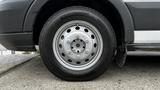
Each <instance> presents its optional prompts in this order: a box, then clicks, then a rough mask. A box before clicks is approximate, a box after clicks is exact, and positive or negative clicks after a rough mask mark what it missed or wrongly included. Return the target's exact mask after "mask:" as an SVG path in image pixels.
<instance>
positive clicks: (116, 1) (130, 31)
mask: <svg viewBox="0 0 160 90" xmlns="http://www.w3.org/2000/svg"><path fill="white" fill-rule="evenodd" d="M48 1H49V0H35V1H34V2H33V4H32V5H31V7H30V8H29V10H28V12H27V15H26V18H25V20H24V26H23V31H24V32H28V31H32V30H33V25H34V22H35V20H36V16H37V15H38V12H39V11H40V10H41V8H42V7H43V5H45V4H46V3H47V2H48ZM106 1H107V0H106ZM108 1H109V2H110V3H111V4H112V5H113V6H114V7H115V8H116V9H117V10H118V12H119V14H120V15H121V18H122V20H123V24H124V29H125V30H124V32H125V33H124V36H125V38H124V40H125V43H133V41H134V23H133V19H132V16H131V14H130V11H129V9H128V7H127V6H126V4H125V3H124V2H123V1H122V0H108Z"/></svg>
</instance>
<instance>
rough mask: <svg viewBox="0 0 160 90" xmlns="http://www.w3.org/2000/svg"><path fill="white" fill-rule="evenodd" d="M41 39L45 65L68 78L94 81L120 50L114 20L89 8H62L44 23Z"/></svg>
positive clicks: (59, 75) (41, 50)
mask: <svg viewBox="0 0 160 90" xmlns="http://www.w3.org/2000/svg"><path fill="white" fill-rule="evenodd" d="M39 41H40V42H39V46H40V52H41V56H42V58H43V61H44V63H45V65H46V66H47V68H48V69H49V70H50V71H51V72H52V73H53V74H55V75H56V76H58V77H60V78H61V79H64V80H72V81H73V80H91V79H94V78H96V77H98V76H100V75H101V74H103V73H104V71H105V70H106V69H107V66H108V65H109V64H110V62H111V61H112V60H113V56H114V54H115V51H116V39H115V34H114V32H113V30H112V27H111V25H110V23H109V22H108V20H107V19H106V18H104V16H103V15H101V14H100V13H98V12H97V11H95V10H93V9H90V8H87V7H76V6H75V7H69V8H65V9H63V10H60V11H58V12H57V13H56V14H54V15H53V16H52V17H51V18H50V19H49V20H48V21H47V22H46V24H45V25H44V28H43V30H42V32H41V35H40V40H39Z"/></svg>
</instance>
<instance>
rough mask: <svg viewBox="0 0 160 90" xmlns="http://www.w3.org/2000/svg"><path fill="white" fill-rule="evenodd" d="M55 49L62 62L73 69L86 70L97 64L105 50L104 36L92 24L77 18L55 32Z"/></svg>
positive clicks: (58, 58) (59, 60)
mask: <svg viewBox="0 0 160 90" xmlns="http://www.w3.org/2000/svg"><path fill="white" fill-rule="evenodd" d="M53 51H54V54H55V56H56V58H57V60H58V62H59V63H60V64H62V65H63V66H64V67H65V68H68V69H71V70H85V69H88V68H90V67H92V66H94V65H95V64H96V62H97V61H98V60H99V58H100V56H101V54H102V51H103V41H102V37H101V35H100V33H99V31H98V30H97V28H96V27H94V26H93V25H92V24H90V23H88V22H85V21H81V20H75V21H70V22H67V23H65V24H64V25H62V26H61V27H60V28H59V29H58V31H57V32H56V34H55V37H54V40H53Z"/></svg>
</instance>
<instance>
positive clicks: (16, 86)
mask: <svg viewBox="0 0 160 90" xmlns="http://www.w3.org/2000/svg"><path fill="white" fill-rule="evenodd" d="M159 89H160V57H158V56H155V57H152V56H150V57H144V56H143V57H137V56H130V57H128V58H127V63H126V65H125V66H124V67H123V68H118V67H116V65H115V64H113V65H111V66H110V68H109V69H108V71H107V72H105V74H103V75H102V76H101V77H99V78H97V79H95V80H93V81H88V82H67V81H63V80H61V79H59V78H57V77H55V76H54V75H52V74H51V73H50V72H49V71H48V70H47V69H46V67H45V66H44V64H43V62H42V59H41V57H40V56H37V57H35V58H33V59H32V60H31V61H29V62H26V63H24V64H22V65H20V66H18V67H15V68H13V69H12V70H10V71H8V73H6V74H4V75H1V77H0V90H159Z"/></svg>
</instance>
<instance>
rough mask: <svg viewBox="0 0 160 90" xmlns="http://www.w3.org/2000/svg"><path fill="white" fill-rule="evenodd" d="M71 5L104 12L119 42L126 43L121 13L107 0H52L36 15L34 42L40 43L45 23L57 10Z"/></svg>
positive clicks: (119, 43) (120, 43)
mask: <svg viewBox="0 0 160 90" xmlns="http://www.w3.org/2000/svg"><path fill="white" fill-rule="evenodd" d="M69 6H86V7H90V8H92V9H95V10H97V11H98V12H100V13H101V14H103V15H104V16H105V17H106V18H107V19H108V20H109V22H110V23H111V25H112V26H113V29H114V31H115V34H116V38H117V44H118V45H122V44H123V43H124V26H123V22H122V19H121V17H120V14H119V13H118V11H117V10H116V8H115V7H114V6H113V5H112V4H111V3H110V2H108V1H106V0H50V1H48V2H47V3H46V4H45V5H44V6H43V7H42V8H41V10H40V12H39V13H38V15H37V17H36V21H35V23H34V30H33V39H34V43H35V44H38V42H39V35H40V32H41V30H42V28H43V25H44V24H45V22H46V21H47V20H48V18H49V17H50V16H51V15H53V14H54V13H55V12H57V11H59V10H60V9H63V8H65V7H69Z"/></svg>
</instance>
